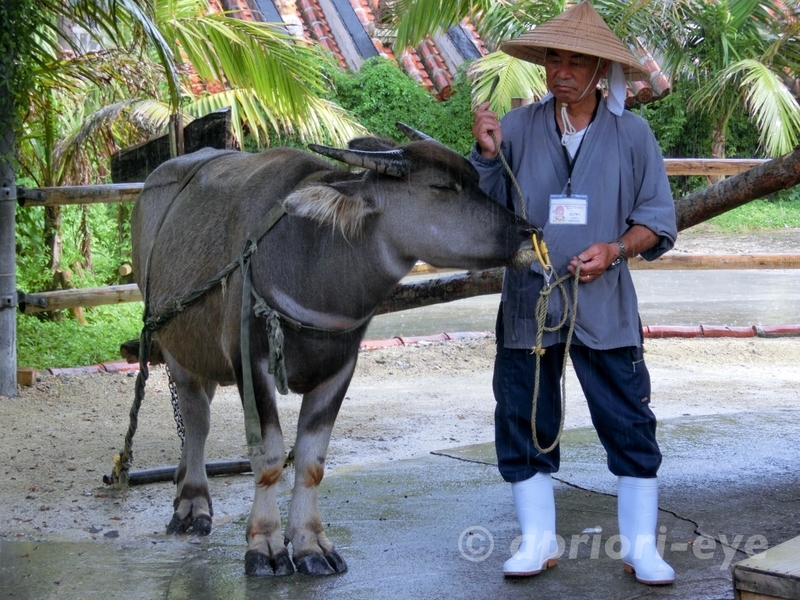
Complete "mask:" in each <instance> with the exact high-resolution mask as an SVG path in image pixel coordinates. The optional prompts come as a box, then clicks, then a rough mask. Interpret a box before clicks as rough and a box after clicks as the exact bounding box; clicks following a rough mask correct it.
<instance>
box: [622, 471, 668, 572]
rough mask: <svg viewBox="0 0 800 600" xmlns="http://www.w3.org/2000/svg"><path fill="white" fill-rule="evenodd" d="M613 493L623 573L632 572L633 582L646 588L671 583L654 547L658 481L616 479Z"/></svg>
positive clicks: (629, 478)
mask: <svg viewBox="0 0 800 600" xmlns="http://www.w3.org/2000/svg"><path fill="white" fill-rule="evenodd" d="M617 494H618V497H617V516H618V519H619V533H620V536H622V562H623V564H624V566H625V570H626V571H627V572H628V573H634V574H635V575H636V580H637V581H639V582H640V583H644V584H647V585H666V584H668V583H673V582H674V581H675V571H674V569H673V568H672V567H670V566H669V565H668V564H667V563H666V561H664V559H663V558H661V555H660V554H659V553H658V549H657V548H656V522H657V520H658V479H656V478H653V479H639V478H637V477H620V478H619V481H618V487H617Z"/></svg>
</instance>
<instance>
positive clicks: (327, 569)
mask: <svg viewBox="0 0 800 600" xmlns="http://www.w3.org/2000/svg"><path fill="white" fill-rule="evenodd" d="M295 563H297V570H298V571H300V572H301V573H305V574H306V575H334V574H336V573H345V572H347V563H345V562H344V559H343V558H342V557H341V556H339V554H338V553H337V552H336V551H335V550H331V551H330V552H329V553H328V555H327V556H322V554H306V555H305V556H303V557H302V558H298V559H297V560H296V561H295Z"/></svg>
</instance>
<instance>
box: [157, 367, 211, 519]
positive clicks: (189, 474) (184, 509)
mask: <svg viewBox="0 0 800 600" xmlns="http://www.w3.org/2000/svg"><path fill="white" fill-rule="evenodd" d="M166 358H167V364H168V365H169V370H170V375H171V376H172V381H173V382H174V383H175V386H176V388H177V392H178V406H179V407H180V410H181V417H182V418H183V424H184V427H185V436H184V442H183V450H182V452H181V461H180V463H179V464H178V469H177V470H176V472H175V483H176V484H177V490H176V494H175V501H174V510H175V512H174V513H173V515H172V520H171V521H170V522H169V525H167V533H169V534H179V533H191V534H193V535H208V534H209V533H211V518H212V517H213V515H214V511H213V508H212V506H211V492H210V491H209V487H208V477H207V475H206V455H205V453H206V450H205V448H206V439H207V438H208V432H209V428H210V424H211V399H212V398H213V397H214V392H215V391H216V387H217V384H216V383H215V382H211V381H208V380H203V379H201V378H199V377H196V376H194V375H192V374H191V373H189V372H188V371H186V370H185V369H184V368H183V367H181V366H180V365H179V364H178V363H177V362H175V360H174V359H173V358H172V357H171V356H169V355H167V357H166Z"/></svg>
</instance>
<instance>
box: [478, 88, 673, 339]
mask: <svg viewBox="0 0 800 600" xmlns="http://www.w3.org/2000/svg"><path fill="white" fill-rule="evenodd" d="M554 103H555V101H554V100H549V101H546V102H544V103H537V104H532V105H528V106H524V107H522V108H519V109H516V110H513V111H511V112H509V113H508V114H506V115H505V116H504V117H503V119H502V121H501V126H502V130H503V142H502V144H501V146H502V150H503V153H504V155H505V157H506V160H507V161H508V163H509V165H511V169H512V171H513V172H514V175H515V177H516V178H517V181H518V183H519V185H520V188H521V189H522V192H523V194H524V195H525V206H526V209H527V217H528V220H529V221H531V222H532V223H534V224H535V225H537V226H539V227H542V228H543V230H544V238H545V241H546V243H547V246H548V249H549V251H550V258H551V261H552V263H553V266H554V267H555V269H556V272H557V274H558V275H564V274H567V273H568V271H567V265H568V264H569V262H570V260H571V259H572V257H574V256H577V255H578V254H580V253H581V252H583V251H584V250H586V249H587V248H588V247H589V246H591V245H592V244H595V243H597V242H614V241H616V240H618V239H619V238H620V237H621V236H622V234H623V233H625V231H626V230H627V229H628V228H629V227H631V226H632V225H644V226H645V227H648V228H649V229H650V230H652V231H653V232H655V233H656V234H657V235H658V237H659V239H658V242H657V243H656V245H655V246H654V247H653V248H651V249H650V250H647V251H646V252H643V253H642V256H643V257H644V258H645V259H647V260H655V259H656V258H658V257H659V256H661V255H662V254H664V253H665V252H667V251H668V250H670V249H671V248H672V247H673V245H674V244H675V238H676V237H677V228H676V224H675V204H674V202H673V199H672V194H671V192H670V187H669V182H668V180H667V175H666V171H665V169H664V161H663V158H662V156H661V151H660V150H659V148H658V144H657V143H656V140H655V137H654V136H653V133H652V131H651V130H650V127H649V125H648V124H647V122H646V121H645V120H644V119H642V118H641V117H639V116H638V115H636V114H634V113H632V112H630V111H627V110H626V111H624V112H623V114H622V115H621V116H619V117H618V116H616V115H614V114H612V113H611V112H609V111H608V110H607V108H606V105H605V101H604V100H601V105H600V106H599V107H598V110H597V115H596V117H595V119H594V121H593V122H592V125H591V126H590V128H589V130H588V131H587V132H586V135H585V138H584V140H583V144H582V146H581V149H580V152H579V154H578V158H577V161H576V162H575V166H574V170H573V173H572V193H573V194H574V195H577V194H583V195H586V196H588V215H587V223H586V225H553V224H550V223H549V222H548V216H549V203H550V196H551V195H552V194H563V193H565V187H566V183H567V173H568V171H567V162H566V159H565V157H564V152H563V150H562V146H561V138H560V134H559V133H558V131H557V127H556V121H555V115H554ZM470 162H472V164H473V165H474V166H475V168H476V169H477V170H478V172H479V173H480V176H481V188H482V189H483V190H484V191H485V192H487V193H488V194H489V195H491V196H492V197H494V198H495V199H497V201H498V202H501V203H503V204H506V205H507V206H509V207H510V208H513V209H514V210H515V211H516V212H517V214H519V213H520V199H519V198H518V196H517V193H516V191H515V190H514V187H513V184H512V183H511V182H510V180H509V178H508V175H507V173H506V172H505V169H504V167H503V165H502V162H501V160H500V158H499V157H497V158H495V159H494V160H487V159H485V158H483V157H482V156H481V155H480V153H479V151H478V149H477V146H476V148H475V149H473V151H472V153H471V154H470ZM543 286H544V278H543V276H542V269H541V267H540V266H539V265H538V263H535V264H534V265H532V266H531V267H530V268H527V269H512V268H508V269H507V270H506V273H505V278H504V281H503V296H502V299H503V303H504V304H503V307H504V308H503V317H504V322H503V327H504V334H505V344H506V347H509V348H531V347H532V346H534V345H535V343H536V331H537V323H536V316H535V306H536V300H537V298H538V296H539V291H540V290H541V289H542V287H543ZM566 288H567V292H568V294H569V296H568V300H567V302H568V306H571V305H572V298H571V294H572V290H571V285H567V286H566ZM550 299H551V300H550V304H551V308H550V311H549V315H548V326H550V325H552V324H553V323H555V322H557V318H558V317H559V316H560V314H561V313H562V311H563V310H564V307H563V304H562V301H561V295H560V293H553V294H551V295H550ZM575 335H576V336H577V339H578V340H579V342H580V343H583V344H585V345H586V346H589V347H590V348H595V349H598V350H605V349H610V348H619V347H623V346H639V345H641V327H640V323H639V315H638V302H637V298H636V290H635V289H634V287H633V281H632V280H631V275H630V271H629V270H628V264H627V262H623V263H621V264H620V265H618V266H616V267H610V268H609V269H608V270H607V271H606V272H605V273H604V274H603V275H602V276H601V277H600V278H599V279H597V280H596V281H593V282H591V283H588V284H581V285H580V286H579V288H578V311H577V318H576V324H575ZM564 337H565V329H564V328H562V330H560V331H558V332H553V333H546V334H545V337H544V340H543V344H544V345H545V346H549V345H552V344H555V343H557V342H560V341H564Z"/></svg>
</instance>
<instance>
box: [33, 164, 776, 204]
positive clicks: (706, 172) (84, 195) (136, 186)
mask: <svg viewBox="0 0 800 600" xmlns="http://www.w3.org/2000/svg"><path fill="white" fill-rule="evenodd" d="M765 162H767V160H766V159H763V160H762V159H750V158H726V159H717V158H665V159H664V166H665V167H666V170H667V175H671V176H677V175H700V176H719V175H736V174H737V173H741V172H742V171H746V170H747V169H750V168H752V167H756V166H758V165H761V164H763V163H765ZM143 186H144V184H143V183H112V184H108V185H74V186H64V187H44V188H35V189H30V190H26V191H25V194H24V195H20V198H19V200H18V202H19V205H20V206H56V205H66V204H99V203H104V202H108V203H110V202H133V201H135V200H136V198H138V197H139V194H140V193H141V191H142V187H143Z"/></svg>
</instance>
